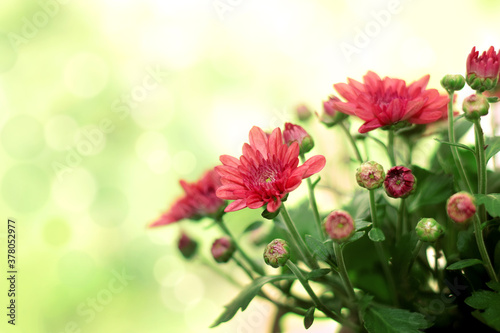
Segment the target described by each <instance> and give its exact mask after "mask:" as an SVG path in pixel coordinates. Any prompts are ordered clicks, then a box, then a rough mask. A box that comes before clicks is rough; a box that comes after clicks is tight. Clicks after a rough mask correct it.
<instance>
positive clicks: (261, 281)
mask: <svg viewBox="0 0 500 333" xmlns="http://www.w3.org/2000/svg"><path fill="white" fill-rule="evenodd" d="M294 279H296V277H295V275H275V276H262V277H260V278H257V279H255V280H253V282H252V283H251V284H250V285H249V286H247V287H246V288H245V289H244V290H243V291H242V292H240V294H239V295H238V296H237V297H236V298H235V299H234V300H233V301H232V302H231V303H229V304H228V305H226V306H225V308H226V310H225V311H224V312H223V313H222V314H221V315H220V316H219V318H217V320H216V321H215V322H214V323H213V324H212V326H210V327H212V328H213V327H215V326H218V325H219V324H221V323H224V322H227V321H229V320H231V319H232V318H233V317H234V315H235V314H236V313H237V312H238V310H239V309H240V308H241V311H245V309H246V308H247V306H248V304H250V302H251V301H252V299H253V298H254V297H255V296H257V294H258V293H259V292H260V288H262V286H263V285H265V284H266V283H269V282H273V281H279V280H294Z"/></svg>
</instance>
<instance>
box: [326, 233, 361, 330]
mask: <svg viewBox="0 0 500 333" xmlns="http://www.w3.org/2000/svg"><path fill="white" fill-rule="evenodd" d="M333 249H334V251H335V257H336V258H337V265H338V268H339V274H340V279H341V280H342V283H343V284H344V288H345V290H346V292H347V295H348V297H349V301H350V302H349V303H351V304H352V305H354V306H355V307H356V308H357V302H356V293H355V292H354V288H353V286H352V283H351V279H349V274H347V268H346V266H345V261H344V253H343V248H342V246H341V245H340V244H338V243H335V244H334V245H333ZM357 312H358V320H359V322H360V323H362V322H363V316H362V315H361V312H360V311H359V309H358V311H357Z"/></svg>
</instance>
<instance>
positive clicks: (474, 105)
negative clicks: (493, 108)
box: [462, 94, 490, 120]
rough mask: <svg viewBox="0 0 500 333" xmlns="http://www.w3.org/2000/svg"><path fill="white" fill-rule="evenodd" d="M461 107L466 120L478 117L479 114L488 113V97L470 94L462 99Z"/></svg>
mask: <svg viewBox="0 0 500 333" xmlns="http://www.w3.org/2000/svg"><path fill="white" fill-rule="evenodd" d="M462 109H463V110H464V115H465V118H467V119H468V120H474V119H479V118H480V117H481V116H485V115H487V114H488V110H489V109H490V103H488V99H487V98H486V97H485V96H484V95H483V94H477V95H470V96H469V97H467V98H466V99H464V103H463V104H462Z"/></svg>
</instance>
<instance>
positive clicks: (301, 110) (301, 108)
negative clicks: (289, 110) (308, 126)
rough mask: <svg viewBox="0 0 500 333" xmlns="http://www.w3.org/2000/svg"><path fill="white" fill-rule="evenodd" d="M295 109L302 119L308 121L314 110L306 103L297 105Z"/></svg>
mask: <svg viewBox="0 0 500 333" xmlns="http://www.w3.org/2000/svg"><path fill="white" fill-rule="evenodd" d="M295 111H296V112H297V117H298V118H299V120H300V121H306V120H308V119H309V118H311V115H312V112H311V110H309V108H308V107H307V105H305V104H300V105H297V107H296V109H295Z"/></svg>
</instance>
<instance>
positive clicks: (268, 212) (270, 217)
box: [261, 208, 280, 220]
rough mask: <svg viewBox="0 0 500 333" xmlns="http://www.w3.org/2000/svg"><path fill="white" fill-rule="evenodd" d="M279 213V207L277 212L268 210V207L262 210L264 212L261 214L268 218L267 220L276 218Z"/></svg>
mask: <svg viewBox="0 0 500 333" xmlns="http://www.w3.org/2000/svg"><path fill="white" fill-rule="evenodd" d="M279 213H280V210H279V209H277V210H276V211H275V212H272V213H271V212H270V211H268V210H267V208H266V209H264V211H262V214H261V215H262V217H263V218H265V219H267V220H272V219H274V218H275V217H276V216H278V214H279Z"/></svg>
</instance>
